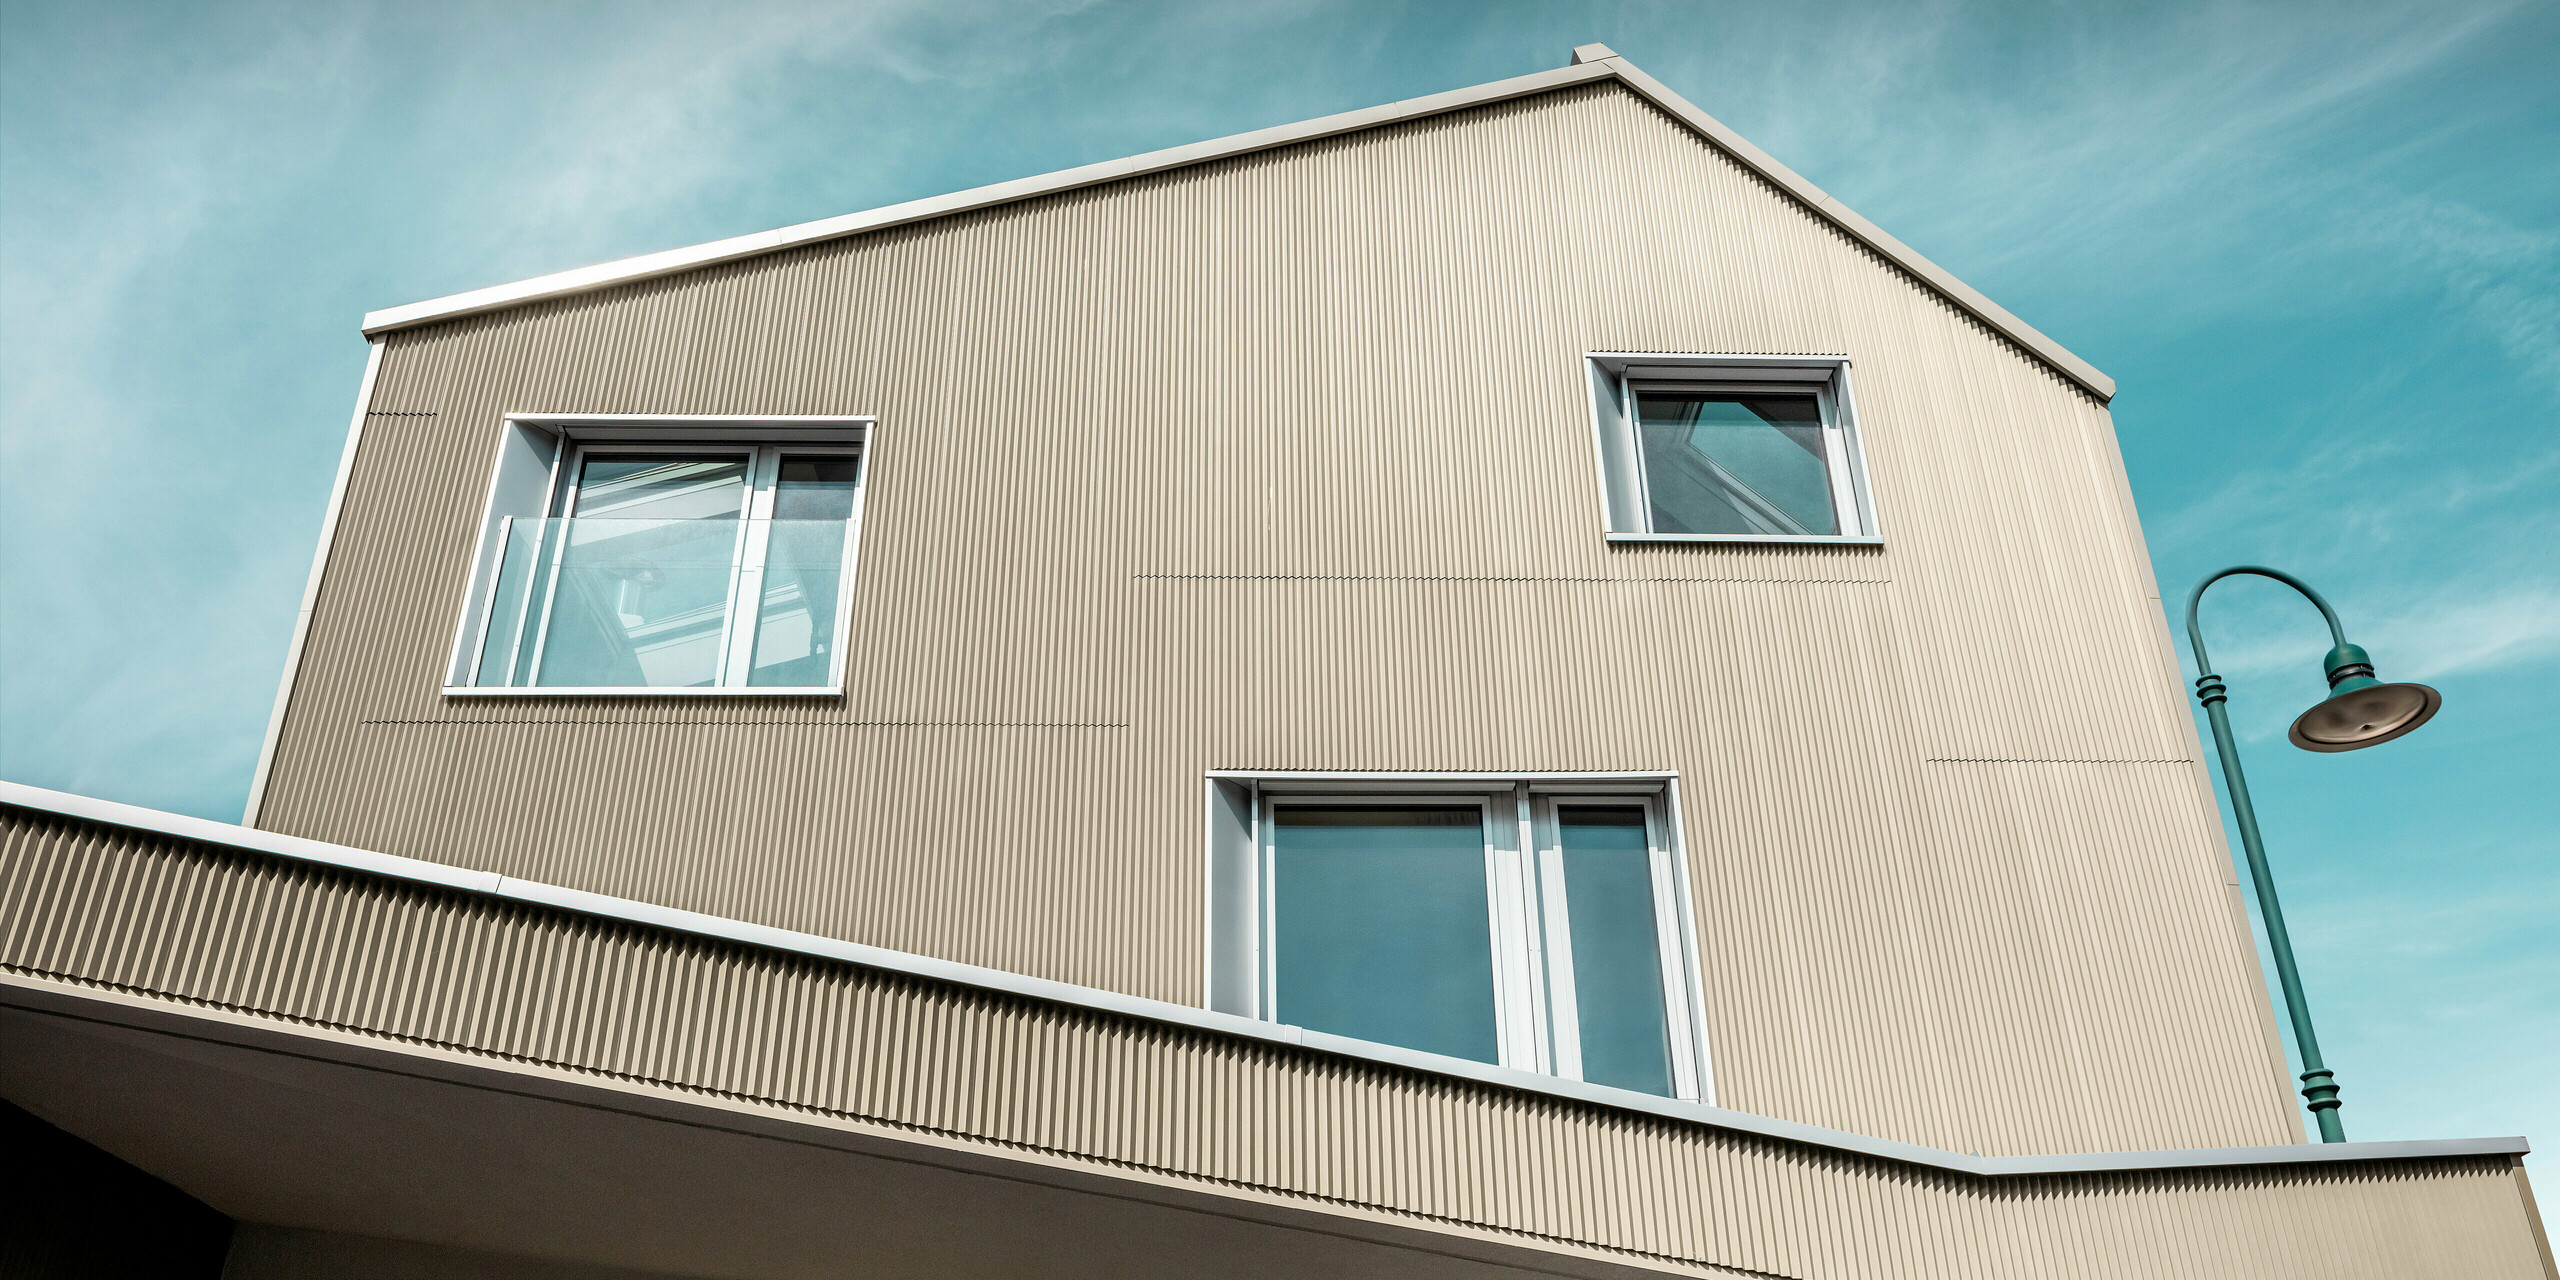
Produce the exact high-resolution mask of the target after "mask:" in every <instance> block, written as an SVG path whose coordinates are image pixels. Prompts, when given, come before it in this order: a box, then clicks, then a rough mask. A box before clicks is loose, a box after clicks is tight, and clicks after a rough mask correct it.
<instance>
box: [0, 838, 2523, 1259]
mask: <svg viewBox="0 0 2560 1280" xmlns="http://www.w3.org/2000/svg"><path fill="white" fill-rule="evenodd" d="M0 963H5V965H6V966H7V967H8V968H9V969H11V970H13V971H16V972H19V973H27V974H35V975H41V976H45V977H52V978H69V979H73V980H77V981H82V982H87V983H92V984H99V985H104V986H110V987H115V988H120V989H125V990H133V991H141V992H148V993H153V994H156V995H162V996H171V997H176V998H178V999H182V1000H186V1001H190V1002H199V1003H204V1004H210V1005H215V1006H219V1007H221V1008H225V1009H230V1010H238V1011H246V1012H252V1013H257V1014H262V1015H267V1016H271V1017H277V1018H283V1019H289V1020H293V1021H295V1022H299V1023H302V1024H305V1025H309V1024H320V1025H323V1026H327V1027H330V1028H336V1029H344V1030H351V1031H359V1032H366V1033H371V1034H376V1035H382V1036H389V1037H396V1038H399V1039H401V1040H405V1041H409V1042H424V1043H427V1044H431V1045H437V1046H448V1047H453V1048H460V1049H466V1050H470V1051H474V1052H478V1053H485V1054H492V1055H498V1056H502V1057H505V1058H509V1059H514V1060H517V1061H524V1062H531V1063H537V1064H543V1065H548V1066H559V1067H567V1068H573V1069H577V1070H582V1071H590V1072H598V1073H604V1074H607V1075H611V1076H615V1077H620V1078H625V1079H633V1080H640V1081H646V1082H650V1083H653V1084H662V1085H671V1086H676V1087H680V1088H686V1089H694V1090H702V1091H707V1092H712V1093H717V1094H720V1095H725V1096H729V1097H735V1098H743V1099H749V1100H756V1101H762V1102H770V1103H779V1104H783V1105H787V1106H790V1107H795V1108H810V1109H815V1110H818V1111H822V1112H826V1113H830V1114H835V1115H841V1116H849V1117H856V1118H861V1119H866V1120H877V1121H885V1122H888V1123H892V1124H896V1125H903V1126H911V1127H914V1128H917V1129H923V1130H931V1131H934V1132H938V1133H942V1134H950V1135H959V1136H964V1137H969V1138H976V1139H983V1140H986V1141H989V1142H992V1143H997V1144H1004V1145H1006V1146H1010V1147H1014V1148H1029V1149H1033V1150H1036V1151H1041V1152H1047V1153H1054V1154H1059V1155H1065V1156H1071V1157H1077V1158H1081V1159H1087V1160H1092V1161H1098V1162H1103V1163H1106V1164H1110V1165H1115V1166H1120V1167H1124V1168H1133V1169H1142V1170H1148V1171H1154V1172H1159V1173H1166V1174H1172V1175H1177V1176H1181V1177H1186V1178H1196V1179H1201V1180H1206V1181H1210V1182H1216V1183H1225V1184H1233V1185H1244V1186H1251V1187H1257V1188H1268V1189H1273V1190H1277V1191H1281V1192H1285V1193H1289V1194H1291V1195H1295V1196H1301V1197H1305V1198H1307V1199H1308V1200H1310V1201H1315V1202H1328V1203H1333V1204H1341V1205H1351V1206H1360V1207H1364V1208H1371V1209H1378V1210H1384V1211H1388V1212H1393V1213H1398V1214H1404V1215H1411V1216H1413V1217H1416V1218H1422V1219H1428V1220H1433V1221H1439V1222H1447V1223H1458V1224H1465V1225H1468V1226H1473V1227H1479V1228H1487V1229H1492V1230H1497V1231H1501V1232H1507V1233H1516V1234H1517V1235H1520V1236H1523V1237H1528V1238H1533V1239H1545V1240H1557V1241H1571V1242H1578V1243H1584V1244H1589V1245H1596V1246H1599V1247H1602V1248H1606V1249H1611V1250H1617V1251H1620V1252H1622V1253H1623V1254H1625V1255H1627V1256H1628V1257H1629V1259H1630V1260H1631V1261H1643V1260H1647V1259H1658V1260H1663V1261H1669V1262H1683V1263H1691V1264H1705V1265H1714V1266H1723V1267H1733V1268H1740V1269H1743V1270H1745V1271H1748V1272H1750V1273H1754V1274H1760V1275H1772V1276H1788V1277H1806V1278H1813V1277H1821V1278H1825V1280H1831V1278H1837V1280H1852V1278H1863V1277H1876V1278H1879V1280H1882V1278H1886V1277H1890V1278H1892V1280H1909V1278H1911V1277H1926V1276H1939V1277H1965V1278H1967V1280H1973V1278H1981V1277H2022V1278H2024V1277H2045V1276H2057V1275H2068V1276H2073V1277H2075V1278H2090V1280H2096V1278H2104V1277H2123V1278H2125V1280H2134V1278H2137V1277H2143V1278H2152V1277H2157V1278H2168V1277H2175V1278H2176V1280H2199V1278H2203V1277H2232V1278H2234V1280H2239V1278H2242V1277H2245V1278H2247V1280H2282V1278H2283V1277H2294V1276H2299V1277H2305V1278H2308V1277H2321V1278H2322V1280H2334V1278H2336V1277H2359V1276H2362V1277H2377V1278H2379V1277H2394V1278H2402V1277H2425V1276H2444V1277H2455V1276H2460V1277H2466V1278H2486V1277H2519V1278H2521V1277H2529V1276H2538V1275H2540V1274H2541V1263H2540V1260H2539V1258H2538V1256H2537V1254H2536V1253H2535V1249H2534V1244H2533V1237H2532V1234H2531V1231H2530V1230H2529V1228H2528V1227H2527V1225H2526V1223H2525V1219H2524V1213H2525V1209H2524V1204H2523V1200H2522V1198H2521V1195H2520V1192H2519V1184H2518V1183H2517V1181H2516V1179H2515V1177H2514V1174H2513V1172H2512V1168H2511V1162H2510V1159H2509V1158H2508V1157H2505V1156H2488V1157H2460V1158H2441V1159H2429V1160H2409V1161H2398V1162H2389V1163H2374V1164H2360V1165H2309V1166H2289V1167H2272V1168H2271V1167H2244V1168H2231V1169H2207V1170H2178V1171H2168V1172H2158V1171H2153V1172H2141V1173H2122V1174H2083V1175H2068V1176H2051V1177H2038V1178H2022V1179H2008V1180H1996V1181H1995V1180H1985V1179H1978V1178H1972V1177H1968V1176H1965V1175H1959V1174H1953V1173H1947V1172H1943V1171H1939V1170H1934V1169H1928V1168H1923V1167H1915V1166H1909V1165H1901V1164H1896V1163H1893V1162H1890V1161H1883V1160H1875V1159H1869V1158H1866V1157H1862V1156H1855V1155H1850V1154H1846V1153H1842V1152H1837V1151H1825V1150H1819V1149H1814V1148H1808V1147H1801V1146H1796V1145H1793V1144H1789V1143H1786V1142H1781V1141H1775V1140H1771V1139H1766V1138H1761V1137H1758V1136H1755V1135H1749V1134H1741V1133H1735V1132H1731V1131H1725V1130H1717V1129H1710V1128H1705V1127H1701V1126H1697V1125H1691V1124H1685V1123H1680V1122H1676V1121H1670V1120H1664V1119H1660V1118H1656V1117H1651V1116H1642V1115H1631V1114H1628V1113H1623V1112H1618V1111H1615V1110H1613V1109H1610V1108H1606V1107H1599V1106H1591V1105H1585V1104H1581V1103H1576V1102H1570V1101H1566V1100H1562V1099H1556V1098H1546V1097H1532V1096H1526V1095H1521V1094H1517V1093H1513V1092H1511V1091H1508V1090H1504V1089H1500V1088H1495V1087H1491V1086H1486V1085H1480V1084H1476V1083H1473V1082H1467V1081H1459V1080H1452V1079H1446V1078H1440V1077H1434V1076H1430V1075H1425V1074H1421V1073H1416V1072H1411V1071H1404V1070H1399V1069H1396V1068H1393V1067H1387V1066H1382V1065H1375V1064H1368V1063H1359V1062H1350V1061H1345V1060H1342V1059H1338V1058H1332V1057H1328V1056H1326V1055H1323V1054H1319V1053H1313V1052H1308V1051H1303V1050H1297V1049H1291V1048H1285V1047H1280V1046H1274V1045H1270V1044H1265V1043H1251V1042H1243V1041H1238V1040H1234V1039H1231V1038H1228V1037H1223V1036H1219V1035H1215V1034H1212V1033H1206V1032H1199V1031H1193V1030H1189V1029H1185V1028H1176V1027H1169V1026H1166V1025H1163V1024H1160V1023H1153V1022H1148V1021H1145V1020H1141V1019H1134V1018H1122V1017H1117V1016H1113V1015H1109V1014H1103V1013H1099V1012H1093V1011H1085V1010H1075V1009H1066V1008H1061V1007H1057V1006H1050V1005H1044V1004H1041V1003H1039V1002H1036V1001H1028V1000H1022V999H1017V998H1014V997H1010V996H1004V995H999V994H995V993H990V992H984V991H973V990H967V989H960V988H953V987H948V986H943V985H940V984H937V983H933V982H928V981H923V980H919V979H914V978H908V977H902V976H897V975H889V974H882V973H878V972H874V971H867V970H863V969H859V968H854V967H851V966H844V965H836V964H831V963H826V962H819V961H813V960H809V959H806V958H796V957H786V956H780V955H775V954H772V953H766V952H760V951H756V950H753V949H749V948H742V947H734V946H729V945H725V944H720V943H716V942H711V941H707V940H704V939H700V938H689V937H685V936H682V935H675V934H668V933H663V932H659V931H656V930H652V929H648V928H644V927H638V926H630V925H623V924H617V923H613V922H607V921H599V920H594V919H588V918H581V917H577V916H572V915H567V914H562V913H558V912H554V911H550V910H546V909H542V908H535V907H528V906H517V905H508V904H501V903H497V902H493V901H491V900H488V899H485V898H477V897H473V896H470V895H465V894H460V893H452V892H447V891H442V890H437V889H432V888H427V887H423V886H416V885H403V884H397V883H392V882H388V881H384V880H380V879H376V878H373V877H369V876H365V875H362V874H357V873H347V872H336V871H332V870H329V869H325V868H317V867H312V866H309V865H297V864H292V863H287V862H283V861H281V860H278V859H273V858H268V857H264V856H260V855H255V854H248V853H243V852H239V851H236V850H229V849H225V848H223V847H221V846H214V845H206V844H201V843H197V842H193V841H187V840H181V839H175V838H167V837H160V836H154V835H146V834H142V833H136V832H131V831H123V830H118V829H115V828H106V827H99V826H95V825H92V824H88V823H84V822H80V821H77V820H73V819H67V818H63V817H60V816H58V815H53V814H47V813H42V812H38V811H32V810H22V809H14V808H6V809H0Z"/></svg>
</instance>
